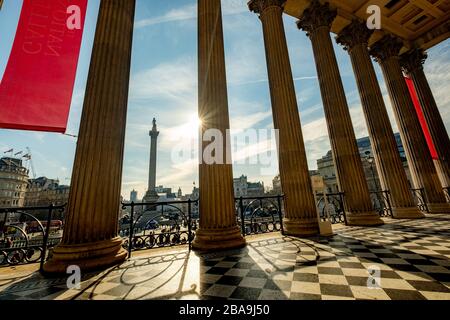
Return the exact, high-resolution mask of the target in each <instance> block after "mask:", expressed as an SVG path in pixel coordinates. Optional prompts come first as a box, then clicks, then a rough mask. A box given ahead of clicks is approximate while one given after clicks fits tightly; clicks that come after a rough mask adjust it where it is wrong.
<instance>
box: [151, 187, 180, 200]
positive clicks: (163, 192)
mask: <svg viewBox="0 0 450 320" xmlns="http://www.w3.org/2000/svg"><path fill="white" fill-rule="evenodd" d="M155 191H156V193H157V194H158V195H159V196H160V197H162V198H163V199H166V200H167V199H172V200H173V199H175V198H176V197H177V196H176V194H175V193H173V192H172V188H165V187H164V186H158V187H155ZM166 200H162V201H166Z"/></svg>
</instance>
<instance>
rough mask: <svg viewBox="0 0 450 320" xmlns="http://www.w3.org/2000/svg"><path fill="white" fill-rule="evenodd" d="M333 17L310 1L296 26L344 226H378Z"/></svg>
mask: <svg viewBox="0 0 450 320" xmlns="http://www.w3.org/2000/svg"><path fill="white" fill-rule="evenodd" d="M336 14H337V13H336V11H335V10H331V9H330V7H329V4H328V3H327V4H324V5H322V4H320V3H319V1H317V0H313V1H312V3H311V5H310V6H309V7H308V8H307V9H306V10H305V11H304V13H303V16H302V17H301V18H300V20H299V21H298V22H297V26H298V27H299V28H300V29H303V30H304V31H306V32H307V34H308V36H309V38H310V39H311V42H312V46H313V51H314V58H315V61H316V67H317V75H318V77H319V84H320V90H321V93H322V101H323V106H324V110H325V117H326V120H327V126H328V133H329V136H330V141H331V147H332V152H333V159H334V164H335V167H336V174H337V180H338V185H339V188H340V190H341V191H343V192H344V193H345V210H346V214H347V222H348V224H349V225H380V224H383V221H382V220H381V218H380V216H379V215H378V214H377V213H376V212H375V211H374V210H373V206H372V202H371V199H370V194H369V187H368V185H367V181H366V177H365V175H364V171H363V167H362V162H361V156H360V154H359V151H358V146H357V144H356V137H355V131H354V129H353V124H352V121H351V118H350V111H349V109H348V104H347V100H346V97H345V93H344V86H343V84H342V80H341V76H340V73H339V68H338V64H337V60H336V56H335V53H334V49H333V44H332V42H331V37H330V28H331V23H332V22H333V21H334V19H335V17H336Z"/></svg>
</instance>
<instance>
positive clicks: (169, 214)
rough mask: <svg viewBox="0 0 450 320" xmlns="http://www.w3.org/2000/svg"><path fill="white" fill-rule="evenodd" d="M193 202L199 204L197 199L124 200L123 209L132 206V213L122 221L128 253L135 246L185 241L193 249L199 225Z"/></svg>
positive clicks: (123, 235) (168, 245)
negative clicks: (194, 215) (192, 245)
mask: <svg viewBox="0 0 450 320" xmlns="http://www.w3.org/2000/svg"><path fill="white" fill-rule="evenodd" d="M194 205H198V200H188V201H170V202H156V203H145V202H142V203H134V202H131V203H123V204H122V208H123V209H124V210H127V209H130V216H129V218H128V221H125V223H123V224H122V228H121V230H120V234H121V235H122V237H123V238H124V243H123V246H124V248H125V249H127V250H128V253H129V256H130V257H131V253H132V251H134V250H145V249H152V248H161V247H170V246H175V245H182V244H188V245H189V249H190V248H191V244H192V240H193V239H194V236H195V231H196V230H197V225H198V222H197V219H193V217H192V209H193V206H194ZM136 209H141V210H140V212H137V211H136ZM127 222H128V223H127ZM127 224H128V227H127Z"/></svg>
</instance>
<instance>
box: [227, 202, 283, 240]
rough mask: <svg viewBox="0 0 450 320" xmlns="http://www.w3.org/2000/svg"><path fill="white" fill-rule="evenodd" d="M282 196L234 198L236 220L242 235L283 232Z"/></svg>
mask: <svg viewBox="0 0 450 320" xmlns="http://www.w3.org/2000/svg"><path fill="white" fill-rule="evenodd" d="M283 198H284V196H282V195H277V196H261V197H239V198H236V199H235V204H236V220H237V223H238V225H239V226H240V227H241V232H242V235H243V236H244V237H245V236H247V235H251V234H261V233H269V232H281V233H282V234H283V233H284V230H283Z"/></svg>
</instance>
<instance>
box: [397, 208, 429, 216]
mask: <svg viewBox="0 0 450 320" xmlns="http://www.w3.org/2000/svg"><path fill="white" fill-rule="evenodd" d="M392 217H393V218H394V219H423V218H425V215H424V214H423V213H422V212H421V211H420V210H419V209H418V208H417V207H404V208H400V207H396V208H392Z"/></svg>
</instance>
